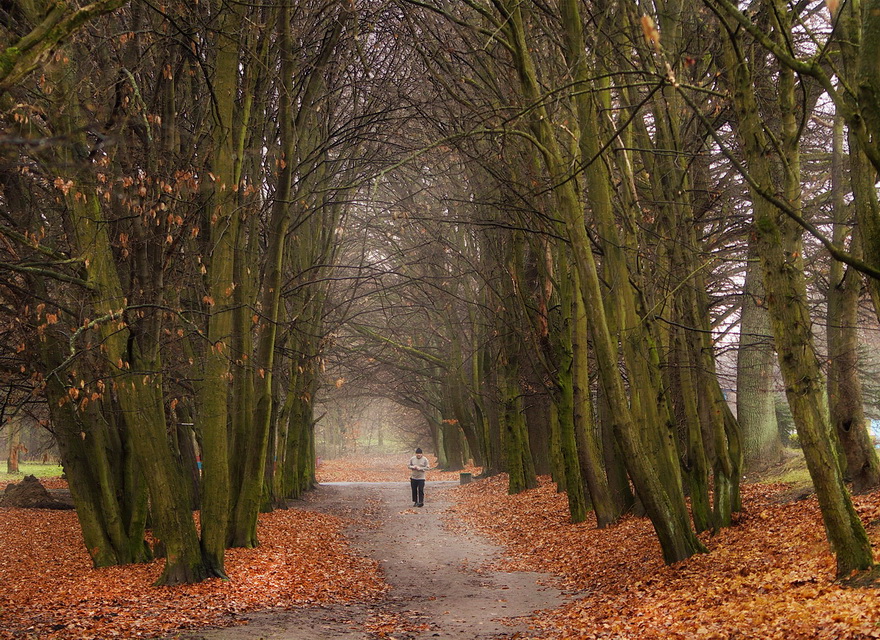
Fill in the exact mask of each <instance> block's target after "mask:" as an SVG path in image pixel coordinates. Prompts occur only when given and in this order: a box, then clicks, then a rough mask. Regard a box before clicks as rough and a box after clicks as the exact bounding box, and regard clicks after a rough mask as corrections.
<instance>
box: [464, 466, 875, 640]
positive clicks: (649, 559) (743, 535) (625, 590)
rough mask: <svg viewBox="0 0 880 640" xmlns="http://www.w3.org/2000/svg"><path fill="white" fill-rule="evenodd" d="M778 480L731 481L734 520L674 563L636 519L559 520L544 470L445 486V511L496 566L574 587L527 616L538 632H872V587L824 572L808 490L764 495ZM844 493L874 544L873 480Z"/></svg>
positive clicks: (562, 508)
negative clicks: (562, 599)
mask: <svg viewBox="0 0 880 640" xmlns="http://www.w3.org/2000/svg"><path fill="white" fill-rule="evenodd" d="M784 488H785V487H784V486H782V485H748V486H745V487H743V494H744V507H745V509H744V512H743V513H742V514H740V515H739V516H738V519H737V522H736V523H735V526H733V527H729V528H726V529H723V530H722V531H720V532H719V533H718V535H716V536H714V537H710V536H708V535H706V536H702V539H703V541H704V542H705V543H706V545H707V546H708V547H709V550H710V552H709V553H708V554H701V555H698V556H694V557H692V558H690V559H688V560H687V561H685V562H681V563H678V564H676V565H674V566H666V565H664V564H663V562H662V558H661V556H660V549H659V545H658V543H657V541H656V538H655V536H654V533H653V530H652V528H651V523H650V522H649V521H648V520H647V519H644V518H634V517H627V518H624V519H623V520H622V521H621V522H620V523H618V524H616V525H614V526H612V527H609V528H607V529H603V530H598V529H596V528H595V521H591V522H590V521H588V522H585V523H581V524H576V525H575V524H570V523H569V522H568V512H567V506H566V499H565V495H564V494H558V493H556V490H555V486H554V485H553V484H552V483H550V482H549V480H548V479H546V478H544V479H542V483H541V486H540V487H539V488H537V489H534V490H531V491H528V492H525V493H523V494H519V495H515V496H508V495H507V493H506V492H507V482H506V478H505V477H504V476H499V477H496V478H490V479H488V480H483V481H480V482H478V483H472V484H470V485H465V486H461V487H455V488H454V489H451V490H450V494H452V495H453V496H454V497H455V500H456V502H457V506H455V507H453V509H452V510H451V511H452V515H453V516H454V517H455V518H456V519H459V520H461V521H462V522H463V523H466V525H467V526H468V527H469V528H472V529H476V530H479V531H481V532H483V533H485V534H486V535H488V536H489V537H491V538H492V539H493V540H495V541H496V542H497V543H499V544H501V545H503V546H504V547H505V548H506V549H507V552H506V554H505V558H504V565H505V567H506V568H508V569H518V570H530V571H545V572H549V573H552V574H554V575H555V576H557V577H558V578H559V580H560V582H561V583H562V585H563V588H565V589H566V590H568V591H569V592H574V597H575V598H576V599H575V600H574V601H573V602H571V603H569V604H567V605H565V606H564V607H562V608H560V609H558V610H556V611H553V612H549V614H547V615H542V616H540V618H539V619H536V627H537V629H538V630H539V631H540V633H542V634H543V635H542V637H544V638H571V639H583V640H586V639H593V638H618V637H619V638H627V639H632V640H639V639H644V640H648V639H652V640H653V639H656V638H701V639H703V638H705V639H707V640H708V639H717V640H732V639H733V638H736V639H737V640H746V639H755V640H758V639H761V640H769V639H775V638H779V639H783V638H784V639H785V640H797V639H804V640H806V639H808V638H809V639H825V638H827V639H829V640H831V639H834V640H845V639H864V638H880V599H878V597H877V591H876V590H872V589H847V588H844V587H842V586H840V585H839V584H836V583H835V582H834V580H833V578H834V571H835V564H834V559H833V557H832V556H831V554H830V553H829V550H828V543H827V541H826V540H825V536H824V530H823V527H822V521H821V515H820V513H819V509H818V506H817V504H816V501H815V499H810V500H804V501H799V502H794V503H791V504H777V503H775V502H774V499H775V496H777V495H778V494H779V493H780V492H781V491H782V490H783V489H784ZM855 500H856V504H857V509H858V511H859V513H860V514H861V515H862V517H863V519H864V521H865V522H866V523H871V522H874V523H875V524H874V525H870V524H868V531H869V534H870V536H871V539H872V541H873V542H874V543H875V544H876V543H877V542H878V541H880V527H878V526H877V524H880V523H877V515H878V514H880V492H877V493H874V494H871V495H868V496H858V497H856V498H855ZM487 513H491V514H492V515H491V517H489V518H487V517H486V514H487ZM546 613H547V612H545V614H546Z"/></svg>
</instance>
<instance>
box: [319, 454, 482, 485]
mask: <svg viewBox="0 0 880 640" xmlns="http://www.w3.org/2000/svg"><path fill="white" fill-rule="evenodd" d="M412 455H413V454H412V453H400V454H386V455H374V456H356V457H351V458H339V459H336V460H319V461H318V470H317V474H316V475H317V477H318V482H409V469H407V467H406V465H407V463H408V462H409V459H410V458H411V457H412ZM428 463H429V464H430V465H431V466H430V469H431V470H430V471H428V473H427V474H426V476H425V477H426V479H427V481H428V482H432V481H437V480H454V481H456V482H457V481H458V479H459V474H460V473H461V471H464V472H467V473H471V474H472V475H473V476H476V475H477V474H478V473H480V471H481V469H480V468H479V467H473V466H468V467H466V468H464V469H462V470H461V471H441V470H439V469H437V468H436V467H437V459H436V458H435V457H434V456H430V455H429V456H428Z"/></svg>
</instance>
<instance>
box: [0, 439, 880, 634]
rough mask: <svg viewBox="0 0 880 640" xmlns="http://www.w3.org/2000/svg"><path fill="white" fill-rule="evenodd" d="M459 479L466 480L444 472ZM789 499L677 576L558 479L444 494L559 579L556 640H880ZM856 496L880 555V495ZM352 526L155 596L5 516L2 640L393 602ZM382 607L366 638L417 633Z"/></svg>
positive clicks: (266, 532) (300, 529)
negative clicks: (561, 487) (359, 549)
mask: <svg viewBox="0 0 880 640" xmlns="http://www.w3.org/2000/svg"><path fill="white" fill-rule="evenodd" d="M407 460H408V455H406V454H404V455H399V456H376V457H373V458H357V459H346V460H342V461H327V462H324V463H322V465H321V467H320V468H319V472H318V474H319V479H320V480H322V481H325V482H329V481H344V480H349V481H373V482H402V483H403V482H406V479H407V477H408V474H407V471H406V461H407ZM432 462H433V461H432ZM471 471H472V472H476V471H478V470H477V469H472V470H471ZM457 479H458V472H455V473H442V472H439V471H432V472H430V474H429V480H457ZM44 482H45V484H47V486H49V487H50V488H59V487H62V486H63V483H61V482H60V481H57V480H55V481H44ZM785 489H786V487H785V486H783V485H758V484H755V485H746V486H745V487H744V512H743V513H742V514H740V515H739V516H738V517H737V521H736V523H735V525H734V526H733V527H730V528H727V529H724V530H722V531H721V532H719V533H718V534H717V535H715V536H708V535H705V536H703V540H704V542H705V543H706V545H707V546H708V548H709V549H710V553H708V554H704V555H699V556H696V557H694V558H691V559H689V560H687V561H685V562H682V563H679V564H678V565H676V566H673V567H667V566H665V565H664V564H663V562H662V560H661V557H660V552H659V547H658V544H657V541H656V538H655V536H654V533H653V530H652V528H651V525H650V522H649V521H647V520H645V519H640V518H634V517H627V518H625V519H624V520H623V521H622V522H620V523H619V524H617V525H614V526H612V527H609V528H607V529H604V530H597V529H596V528H595V523H594V521H592V520H588V521H587V522H585V523H581V524H577V525H572V524H570V523H569V522H568V516H567V508H566V501H565V496H564V495H563V494H558V493H556V491H555V488H554V486H553V485H552V483H550V482H549V480H547V479H542V482H541V486H540V487H539V488H537V489H534V490H532V491H528V492H525V493H523V494H520V495H516V496H509V495H507V491H506V490H507V484H506V477H504V476H499V477H494V478H490V479H487V480H480V481H476V482H474V483H472V484H469V485H465V486H454V487H449V488H447V489H445V490H444V491H446V492H447V497H448V498H449V499H450V500H451V501H453V503H454V506H453V507H451V508H450V509H449V511H448V512H447V522H448V524H449V525H450V526H454V527H464V528H466V529H468V530H470V531H480V532H482V533H484V534H485V535H487V536H488V537H490V538H491V539H492V540H493V541H494V542H496V543H498V544H499V545H500V546H502V547H503V548H505V549H507V552H506V553H505V555H504V557H503V559H502V561H501V562H502V563H503V565H504V568H506V569H517V568H519V569H525V570H538V571H543V572H548V573H550V574H553V575H555V576H557V577H558V581H559V583H560V584H561V585H562V587H563V588H564V589H565V590H566V591H567V592H569V593H570V594H571V600H570V602H569V603H568V604H567V605H565V606H564V607H562V608H561V609H559V610H556V611H552V612H544V613H542V614H541V615H539V616H537V617H536V619H535V621H534V624H535V627H534V628H535V629H536V633H538V634H539V635H540V637H542V638H546V639H548V640H549V639H556V638H572V639H588V638H590V639H592V638H605V639H608V640H612V639H614V640H656V639H660V638H671V639H685V638H687V639H698V640H702V639H715V640H722V639H723V640H749V639H755V640H758V639H761V640H770V639H785V640H801V639H803V640H806V639H827V640H831V639H834V640H850V639H864V638H880V591H878V590H874V589H847V588H844V587H841V586H840V585H838V584H836V583H835V582H834V579H833V578H834V560H833V557H832V556H831V555H830V553H829V552H828V545H827V542H826V541H825V537H824V532H823V528H822V523H821V519H820V515H819V511H818V507H817V505H816V502H815V499H807V500H800V501H797V502H791V503H782V502H780V497H781V496H783V495H784V494H785V493H786V492H785ZM435 490H436V489H435ZM855 500H856V504H857V508H858V510H859V513H860V515H861V516H862V519H863V521H864V523H865V525H866V527H867V530H868V532H869V535H870V536H871V540H872V541H873V542H874V544H875V546H876V545H877V543H880V492H877V493H874V494H872V495H868V496H860V497H856V498H855ZM344 526H345V521H344V520H342V519H340V518H336V517H333V516H329V515H322V514H318V513H313V512H309V511H305V510H300V509H289V510H285V511H276V512H275V513H272V514H266V515H263V516H261V519H260V528H259V532H260V539H261V542H262V545H261V546H260V547H259V548H258V549H232V550H229V551H228V555H227V569H228V572H229V574H230V578H231V579H230V580H229V581H226V582H224V581H220V580H210V581H207V582H205V583H202V584H199V585H192V586H186V587H173V588H169V587H162V588H159V587H153V586H151V585H152V584H153V582H154V581H155V579H156V578H157V576H158V575H159V573H160V571H161V568H162V564H161V561H156V562H153V563H151V564H147V565H130V566H125V567H111V568H107V569H100V570H93V569H91V565H90V562H89V558H88V556H87V554H86V553H85V550H84V548H83V546H82V541H81V537H80V532H79V527H78V525H77V522H76V516H75V514H74V513H73V512H58V511H45V510H26V509H2V508H0V639H2V640H6V639H12V638H15V639H23V638H24V639H36V638H41V639H42V638H48V639H59V640H61V639H65V640H66V639H71V638H102V639H104V638H114V637H120V638H134V637H157V636H163V635H165V636H167V635H171V634H173V632H174V631H175V630H177V629H181V628H188V629H193V628H198V627H202V626H208V625H218V624H235V622H236V621H237V620H239V619H240V618H241V617H243V616H242V614H244V613H245V612H250V611H257V610H265V609H272V608H276V607H283V608H289V607H297V606H308V605H310V604H318V603H321V604H324V603H330V602H343V601H369V600H373V601H381V596H382V594H383V593H385V590H386V589H387V586H386V585H385V583H384V582H383V581H382V578H381V576H380V574H379V571H378V566H377V564H376V563H375V562H374V561H372V560H369V559H364V558H361V557H359V556H358V555H356V554H354V553H352V552H351V551H350V549H349V547H348V545H347V543H346V541H345V539H344V538H343V536H342V534H341V531H342V528H343V527H344ZM425 543H426V544H429V541H425ZM438 552H439V550H438ZM376 611H377V613H376V616H379V617H378V618H376V619H375V620H372V623H371V624H366V625H365V628H364V630H365V631H370V632H372V634H374V635H376V636H377V637H380V636H382V635H385V636H387V635H388V633H391V628H392V627H393V628H395V629H396V631H397V632H400V631H401V630H402V627H401V624H402V623H399V622H395V621H394V620H393V618H392V617H388V616H386V617H385V618H382V617H381V616H382V615H384V614H383V612H382V610H381V607H380V608H378V609H377V610H376ZM389 615H390V614H389ZM380 626H381V627H382V628H383V629H384V628H385V627H388V630H387V633H386V632H385V631H383V632H382V633H380V629H379V628H378V627H380ZM373 627H375V628H373Z"/></svg>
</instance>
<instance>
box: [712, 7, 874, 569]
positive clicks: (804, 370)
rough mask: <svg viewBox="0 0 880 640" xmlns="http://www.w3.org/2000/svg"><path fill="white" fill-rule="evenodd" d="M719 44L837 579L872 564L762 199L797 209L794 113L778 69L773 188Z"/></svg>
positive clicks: (788, 267)
mask: <svg viewBox="0 0 880 640" xmlns="http://www.w3.org/2000/svg"><path fill="white" fill-rule="evenodd" d="M786 15H787V14H786V7H784V6H781V7H779V11H777V12H776V13H775V14H774V22H775V23H776V24H775V25H774V26H775V32H776V37H778V38H785V37H787V36H786V34H790V29H789V28H787V25H785V24H784V23H782V22H781V21H784V20H785V19H786ZM725 47H726V48H725V61H726V63H727V65H726V66H727V68H728V70H729V73H730V74H731V84H732V87H731V88H732V93H733V105H734V108H735V109H736V112H737V124H738V127H737V133H738V135H739V137H740V139H741V141H742V144H743V152H744V154H745V158H746V161H747V163H748V166H749V171H750V172H751V175H752V178H753V179H754V180H755V181H756V182H757V184H758V185H760V192H756V190H755V189H754V188H753V189H752V190H753V200H752V205H753V209H754V220H755V221H754V229H755V234H756V237H757V245H756V247H757V251H758V255H759V257H760V260H761V265H762V268H763V274H764V287H765V289H766V292H767V300H768V307H769V310H770V318H771V323H772V328H773V335H774V338H775V341H776V350H777V353H778V354H779V368H780V370H781V371H782V377H783V380H784V382H785V392H786V396H787V397H788V403H789V406H790V407H791V412H792V416H793V418H794V421H795V426H796V427H797V432H798V437H799V439H800V442H801V446H802V447H803V451H804V457H805V458H806V461H807V468H808V469H809V472H810V477H811V478H812V480H813V485H814V487H815V488H816V495H817V497H818V499H819V506H820V508H821V510H822V519H823V522H824V524H825V530H826V533H827V535H828V540H829V542H830V543H831V547H832V549H833V551H834V553H835V555H836V556H837V575H838V576H840V577H843V576H846V575H848V574H850V573H851V572H852V571H856V570H863V569H867V568H869V567H871V566H872V565H873V556H872V553H871V544H870V541H869V540H868V536H867V534H866V533H865V529H864V527H863V526H862V523H861V520H860V519H859V517H858V514H857V513H856V511H855V509H854V508H853V505H852V501H851V499H850V496H849V493H848V492H847V489H846V486H845V484H844V481H843V474H842V472H841V469H840V464H839V461H838V459H837V455H836V451H835V446H834V440H833V436H832V431H831V424H830V419H829V415H828V404H827V399H826V396H825V391H826V390H825V384H824V380H823V377H822V372H821V369H820V365H819V359H818V357H817V356H816V353H815V349H814V346H813V336H812V321H811V319H810V315H809V309H808V306H807V296H806V286H805V279H804V274H803V251H802V238H801V230H800V228H799V227H797V226H796V225H795V223H794V221H792V220H791V219H790V218H789V217H788V216H787V215H785V213H783V212H782V211H779V210H778V209H777V208H776V207H774V206H773V204H772V203H771V202H769V201H767V200H766V199H765V198H764V196H763V195H762V194H763V193H777V192H782V193H783V194H784V197H785V198H786V201H787V202H788V203H789V204H790V205H791V206H794V207H795V208H796V209H797V210H800V200H799V198H800V196H799V193H800V184H799V179H800V167H799V155H798V154H799V150H798V139H797V137H796V132H797V130H798V120H797V117H796V114H795V109H794V104H795V99H794V82H793V80H794V79H793V74H792V73H791V72H790V71H788V70H786V69H782V70H781V71H780V79H779V106H780V111H781V114H782V115H781V119H782V132H781V136H780V138H781V145H782V146H781V149H780V156H777V157H775V158H774V159H775V161H776V162H778V163H780V164H783V167H782V168H781V169H779V171H778V172H779V173H781V174H782V175H783V176H785V177H784V182H783V184H781V185H777V184H776V181H775V180H774V173H775V172H774V171H773V168H772V167H771V166H770V162H771V158H770V157H768V154H767V152H766V150H767V149H769V148H770V144H769V141H768V140H767V139H766V136H765V134H764V130H763V128H762V120H761V116H760V115H759V111H758V105H757V101H756V98H755V94H754V84H753V82H752V78H751V74H750V73H749V69H748V67H747V64H746V62H745V61H744V60H741V59H738V58H737V55H736V52H735V50H734V48H733V45H732V43H730V42H727V43H726V45H725Z"/></svg>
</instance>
